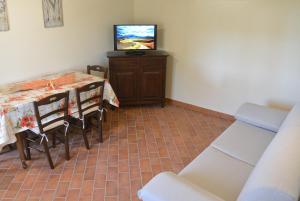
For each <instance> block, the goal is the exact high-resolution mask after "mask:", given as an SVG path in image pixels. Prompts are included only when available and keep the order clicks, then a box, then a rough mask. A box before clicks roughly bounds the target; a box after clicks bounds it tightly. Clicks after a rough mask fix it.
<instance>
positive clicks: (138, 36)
mask: <svg viewBox="0 0 300 201" xmlns="http://www.w3.org/2000/svg"><path fill="white" fill-rule="evenodd" d="M114 43H115V44H114V46H115V51H127V52H130V51H144V50H156V48H157V25H154V24H152V25H151V24H150V25H146V24H138V25H137V24H136V25H134V24H124V25H114Z"/></svg>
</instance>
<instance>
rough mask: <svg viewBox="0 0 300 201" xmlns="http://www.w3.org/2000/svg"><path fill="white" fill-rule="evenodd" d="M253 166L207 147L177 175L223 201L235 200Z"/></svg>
mask: <svg viewBox="0 0 300 201" xmlns="http://www.w3.org/2000/svg"><path fill="white" fill-rule="evenodd" d="M252 169H253V167H252V166H250V165H249V164H247V163H244V162H242V161H240V160H237V159H235V158H232V157H230V156H229V155H227V154H225V153H223V152H221V151H219V150H217V149H215V148H214V147H211V146H210V147H208V148H207V149H205V150H204V152H202V153H201V154H200V155H199V156H198V157H197V158H196V159H195V160H193V161H192V162H191V163H190V164H189V165H188V166H187V167H185V168H184V169H183V170H182V171H181V172H180V173H179V176H182V177H183V178H185V179H187V180H188V181H190V182H191V183H193V184H195V185H197V186H199V187H200V188H203V189H205V190H207V191H208V192H210V193H212V194H215V195H216V196H218V197H220V198H222V199H223V200H225V201H233V200H236V199H237V197H238V195H239V194H240V191H241V190H242V188H243V186H244V184H245V182H246V181H247V178H248V176H249V174H250V173H251V171H252Z"/></svg>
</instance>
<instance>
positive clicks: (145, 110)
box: [0, 106, 232, 201]
mask: <svg viewBox="0 0 300 201" xmlns="http://www.w3.org/2000/svg"><path fill="white" fill-rule="evenodd" d="M231 123H232V122H230V121H227V120H224V119H219V118H216V117H211V116H206V115H203V114H201V113H197V112H193V111H189V110H184V109H181V108H178V107H175V106H166V107H165V108H164V109H162V108H160V107H139V108H127V109H120V110H116V111H114V112H110V113H109V115H108V121H107V122H106V123H105V125H104V136H105V142H104V143H103V144H99V143H98V141H97V136H96V132H95V131H94V132H93V133H92V134H90V135H89V137H90V142H91V144H92V147H91V150H89V151H87V150H86V149H85V146H84V143H83V140H82V137H81V135H79V134H77V133H76V131H73V132H72V136H71V160H70V161H68V162H66V161H65V160H64V147H63V146H62V145H60V146H57V148H55V149H52V150H51V154H52V158H53V160H54V161H55V165H56V167H55V169H54V170H51V169H50V168H49V166H48V163H47V161H46V159H45V156H44V154H41V153H38V152H35V151H33V152H32V155H33V158H32V159H33V160H32V161H30V162H28V164H29V168H28V169H27V170H23V169H21V167H20V162H19V160H18V155H17V153H16V151H13V152H10V153H6V154H4V155H0V200H28V201H29V200H32V201H33V200H43V201H44V200H72V201H74V200H97V201H102V200H105V201H129V200H132V201H133V200H138V199H137V197H136V192H137V190H138V189H140V188H141V187H142V186H143V185H144V184H146V183H147V181H149V180H150V179H151V178H152V177H153V176H154V175H156V174H158V173H159V172H161V171H174V172H179V171H180V170H181V169H182V168H183V167H184V166H185V165H187V164H188V163H189V162H190V161H191V160H192V159H193V158H195V157H196V156H197V155H198V154H199V153H200V152H201V151H202V150H203V149H204V148H205V147H206V146H207V145H208V144H209V143H210V142H211V141H212V140H214V139H215V138H216V137H217V136H218V135H219V134H220V133H221V132H222V131H223V130H224V129H225V128H227V127H228V126H229V125H230V124H231Z"/></svg>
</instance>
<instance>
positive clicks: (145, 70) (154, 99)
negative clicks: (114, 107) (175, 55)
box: [107, 51, 168, 107]
mask: <svg viewBox="0 0 300 201" xmlns="http://www.w3.org/2000/svg"><path fill="white" fill-rule="evenodd" d="M167 56H168V54H167V53H166V52H163V51H149V52H148V51H147V52H146V54H145V55H127V54H126V52H121V51H114V52H108V53H107V57H108V58H109V74H110V79H109V80H110V83H111V85H112V87H113V89H114V91H115V93H116V95H117V97H118V99H119V101H120V105H121V106H124V105H143V104H156V103H159V104H161V106H162V107H164V104H165V83H166V65H167Z"/></svg>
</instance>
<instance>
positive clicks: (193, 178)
mask: <svg viewBox="0 0 300 201" xmlns="http://www.w3.org/2000/svg"><path fill="white" fill-rule="evenodd" d="M235 118H236V121H235V122H234V123H233V124H232V125H231V126H230V127H229V128H228V129H227V130H226V131H224V133H223V134H222V135H221V136H220V137H218V138H217V139H216V140H215V141H214V142H213V143H212V144H211V145H210V146H209V147H208V148H206V149H205V150H204V151H203V152H202V153H201V154H200V155H199V156H198V157H197V158H196V159H195V160H193V161H192V162H191V163H190V164H189V165H188V166H186V167H185V168H184V169H183V170H182V171H181V172H180V173H179V174H178V175H176V174H174V173H172V172H163V173H161V174H159V175H157V176H156V177H154V178H153V179H152V180H151V181H150V182H149V183H148V184H147V185H145V186H144V187H143V188H142V189H141V190H140V191H139V192H138V196H139V198H140V199H141V200H143V201H236V200H237V201H298V199H299V192H300V103H299V104H296V105H295V106H294V107H293V109H292V110H291V111H290V112H287V111H281V110H277V109H271V108H267V107H263V106H258V105H255V104H250V103H246V104H244V105H242V106H241V107H240V109H239V110H238V112H237V114H236V115H235Z"/></svg>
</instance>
